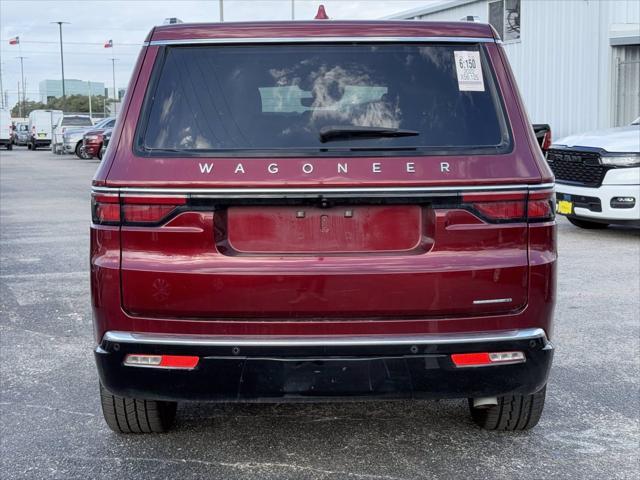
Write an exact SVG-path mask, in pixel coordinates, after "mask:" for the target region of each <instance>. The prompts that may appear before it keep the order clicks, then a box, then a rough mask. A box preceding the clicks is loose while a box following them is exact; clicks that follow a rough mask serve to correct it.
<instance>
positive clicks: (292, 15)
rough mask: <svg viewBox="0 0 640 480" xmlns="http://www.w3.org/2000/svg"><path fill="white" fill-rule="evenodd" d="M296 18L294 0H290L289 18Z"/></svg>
mask: <svg viewBox="0 0 640 480" xmlns="http://www.w3.org/2000/svg"><path fill="white" fill-rule="evenodd" d="M295 19H296V0H291V20H295Z"/></svg>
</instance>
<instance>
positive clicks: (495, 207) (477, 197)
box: [462, 191, 526, 223]
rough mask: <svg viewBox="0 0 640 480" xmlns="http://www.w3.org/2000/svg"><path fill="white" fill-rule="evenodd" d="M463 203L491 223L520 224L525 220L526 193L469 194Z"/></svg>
mask: <svg viewBox="0 0 640 480" xmlns="http://www.w3.org/2000/svg"><path fill="white" fill-rule="evenodd" d="M462 201H463V202H464V203H465V204H466V205H467V206H468V207H469V208H471V209H472V210H473V211H475V212H476V213H477V214H479V215H480V216H481V217H482V218H484V219H485V220H488V221H490V222H497V223H500V222H518V221H524V220H525V201H526V192H524V191H523V192H509V193H502V192H497V193H469V194H466V195H463V197H462Z"/></svg>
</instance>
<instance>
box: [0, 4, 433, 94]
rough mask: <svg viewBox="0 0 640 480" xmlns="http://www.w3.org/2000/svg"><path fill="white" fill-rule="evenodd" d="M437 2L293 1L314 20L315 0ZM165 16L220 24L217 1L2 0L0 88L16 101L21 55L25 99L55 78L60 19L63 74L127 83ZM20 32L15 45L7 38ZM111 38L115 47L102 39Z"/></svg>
mask: <svg viewBox="0 0 640 480" xmlns="http://www.w3.org/2000/svg"><path fill="white" fill-rule="evenodd" d="M223 1H224V19H225V21H243V20H289V19H290V17H291V0H223ZM434 1H435V2H437V1H439V0H295V14H296V19H311V18H313V16H314V15H315V12H316V10H317V8H318V5H319V4H320V3H323V4H324V5H325V7H326V10H327V14H328V15H329V16H330V17H331V18H333V19H339V20H343V19H376V18H381V17H383V16H386V15H391V14H394V13H397V12H401V11H404V10H409V9H412V8H418V7H422V6H425V5H428V4H429V3H433V2H434ZM167 17H178V18H180V19H182V20H183V21H185V22H217V21H218V20H219V4H218V0H170V1H167V0H129V1H117V0H102V1H92V0H36V1H29V0H18V1H15V0H0V39H1V43H0V63H1V65H0V66H1V69H2V88H3V89H4V90H6V91H8V95H9V104H10V105H14V104H15V102H16V100H17V98H18V96H17V91H18V83H19V82H20V61H19V60H18V59H17V58H16V57H18V56H20V55H22V56H23V57H26V58H25V59H24V74H25V77H26V78H25V83H26V92H27V98H31V99H34V100H36V99H38V98H39V95H38V84H39V82H40V80H43V79H46V78H51V79H59V78H60V76H61V74H60V50H59V38H58V25H56V24H52V23H50V22H55V21H65V22H70V23H69V24H68V25H63V41H64V69H65V78H77V79H81V80H90V81H95V82H104V83H105V84H106V85H107V86H108V87H109V88H111V87H112V83H113V82H112V75H111V60H110V59H111V58H112V57H115V58H117V59H118V60H117V61H116V84H117V85H118V87H119V88H120V87H123V86H126V84H127V82H128V80H129V76H130V74H131V69H132V68H133V64H134V62H135V59H136V56H137V54H138V51H139V49H140V44H141V42H142V41H143V40H144V37H145V36H146V34H147V33H148V31H149V30H150V29H151V27H153V26H154V25H158V24H162V21H163V19H165V18H167ZM15 36H19V37H20V46H14V45H9V39H10V38H12V37H15ZM108 40H113V45H114V48H113V49H107V48H104V43H105V42H106V41H108Z"/></svg>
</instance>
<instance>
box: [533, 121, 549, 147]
mask: <svg viewBox="0 0 640 480" xmlns="http://www.w3.org/2000/svg"><path fill="white" fill-rule="evenodd" d="M533 132H534V133H535V134H536V140H537V141H538V145H540V149H541V150H542V153H546V151H547V150H549V147H551V127H550V126H549V125H548V124H546V123H534V124H533Z"/></svg>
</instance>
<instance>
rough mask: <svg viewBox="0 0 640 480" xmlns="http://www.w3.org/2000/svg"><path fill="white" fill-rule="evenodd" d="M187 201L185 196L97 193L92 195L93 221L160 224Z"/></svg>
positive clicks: (116, 223)
mask: <svg viewBox="0 0 640 480" xmlns="http://www.w3.org/2000/svg"><path fill="white" fill-rule="evenodd" d="M186 203H187V199H186V197H184V196H182V197H181V196H176V197H153V196H140V197H138V196H126V195H124V196H121V197H120V196H118V195H117V194H99V193H95V194H93V196H92V204H93V208H92V211H93V222H94V223H97V224H101V225H140V226H145V225H158V224H161V223H162V222H164V221H166V220H168V219H169V217H170V216H171V215H172V214H173V213H174V211H175V210H176V209H177V208H178V207H180V206H181V205H185V204H186Z"/></svg>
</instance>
